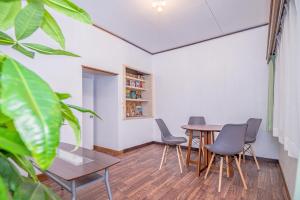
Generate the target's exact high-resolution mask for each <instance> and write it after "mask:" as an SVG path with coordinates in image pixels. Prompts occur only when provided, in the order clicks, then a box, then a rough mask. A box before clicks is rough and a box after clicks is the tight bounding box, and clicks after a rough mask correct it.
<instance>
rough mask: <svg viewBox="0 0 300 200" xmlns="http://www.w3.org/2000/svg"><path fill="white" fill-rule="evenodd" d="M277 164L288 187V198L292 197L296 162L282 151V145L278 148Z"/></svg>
mask: <svg viewBox="0 0 300 200" xmlns="http://www.w3.org/2000/svg"><path fill="white" fill-rule="evenodd" d="M279 164H280V166H281V169H282V173H283V176H284V179H285V182H286V185H287V187H288V190H289V193H290V196H291V197H293V196H294V192H295V185H296V175H297V167H298V160H297V159H295V158H292V157H289V156H288V153H287V152H286V151H285V150H284V148H283V145H282V144H280V147H279Z"/></svg>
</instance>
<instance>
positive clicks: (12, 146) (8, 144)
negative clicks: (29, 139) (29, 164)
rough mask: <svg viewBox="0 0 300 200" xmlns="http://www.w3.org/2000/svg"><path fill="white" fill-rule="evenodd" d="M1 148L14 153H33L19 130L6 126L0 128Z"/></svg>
mask: <svg viewBox="0 0 300 200" xmlns="http://www.w3.org/2000/svg"><path fill="white" fill-rule="evenodd" d="M0 149H4V150H6V151H9V152H11V153H14V154H20V155H31V153H30V151H29V150H28V149H27V147H26V146H25V144H24V143H23V141H22V140H21V138H20V136H19V134H18V132H16V131H12V130H8V129H6V128H0Z"/></svg>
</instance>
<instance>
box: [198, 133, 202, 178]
mask: <svg viewBox="0 0 300 200" xmlns="http://www.w3.org/2000/svg"><path fill="white" fill-rule="evenodd" d="M201 155H202V132H200V141H199V149H198V163H197V174H198V176H200V171H201V157H202V156H201Z"/></svg>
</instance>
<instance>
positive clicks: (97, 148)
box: [94, 141, 154, 156]
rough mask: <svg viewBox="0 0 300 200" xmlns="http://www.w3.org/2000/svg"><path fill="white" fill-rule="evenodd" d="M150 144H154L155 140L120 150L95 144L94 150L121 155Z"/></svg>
mask: <svg viewBox="0 0 300 200" xmlns="http://www.w3.org/2000/svg"><path fill="white" fill-rule="evenodd" d="M150 144H154V142H153V141H151V142H146V143H144V144H139V145H137V146H133V147H129V148H126V149H123V150H120V151H118V150H114V149H110V148H106V147H100V146H96V145H94V150H95V151H99V152H102V153H107V154H109V155H112V156H120V155H122V154H123V153H127V152H130V151H133V150H135V149H139V148H142V147H145V146H148V145H150Z"/></svg>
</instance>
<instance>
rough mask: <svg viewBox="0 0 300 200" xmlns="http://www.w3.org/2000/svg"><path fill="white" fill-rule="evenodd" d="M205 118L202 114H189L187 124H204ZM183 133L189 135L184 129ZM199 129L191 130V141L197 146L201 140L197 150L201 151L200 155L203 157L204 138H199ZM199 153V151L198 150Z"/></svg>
mask: <svg viewBox="0 0 300 200" xmlns="http://www.w3.org/2000/svg"><path fill="white" fill-rule="evenodd" d="M205 124H206V122H205V118H204V117H203V116H191V117H190V118H189V121H188V125H205ZM185 135H186V136H189V135H190V133H189V131H188V130H186V131H185ZM200 135H201V134H200V131H193V135H192V143H193V144H197V145H198V146H199V144H200V142H201V149H199V151H201V152H202V155H203V157H204V140H203V139H204V138H200ZM199 153H200V152H199Z"/></svg>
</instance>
